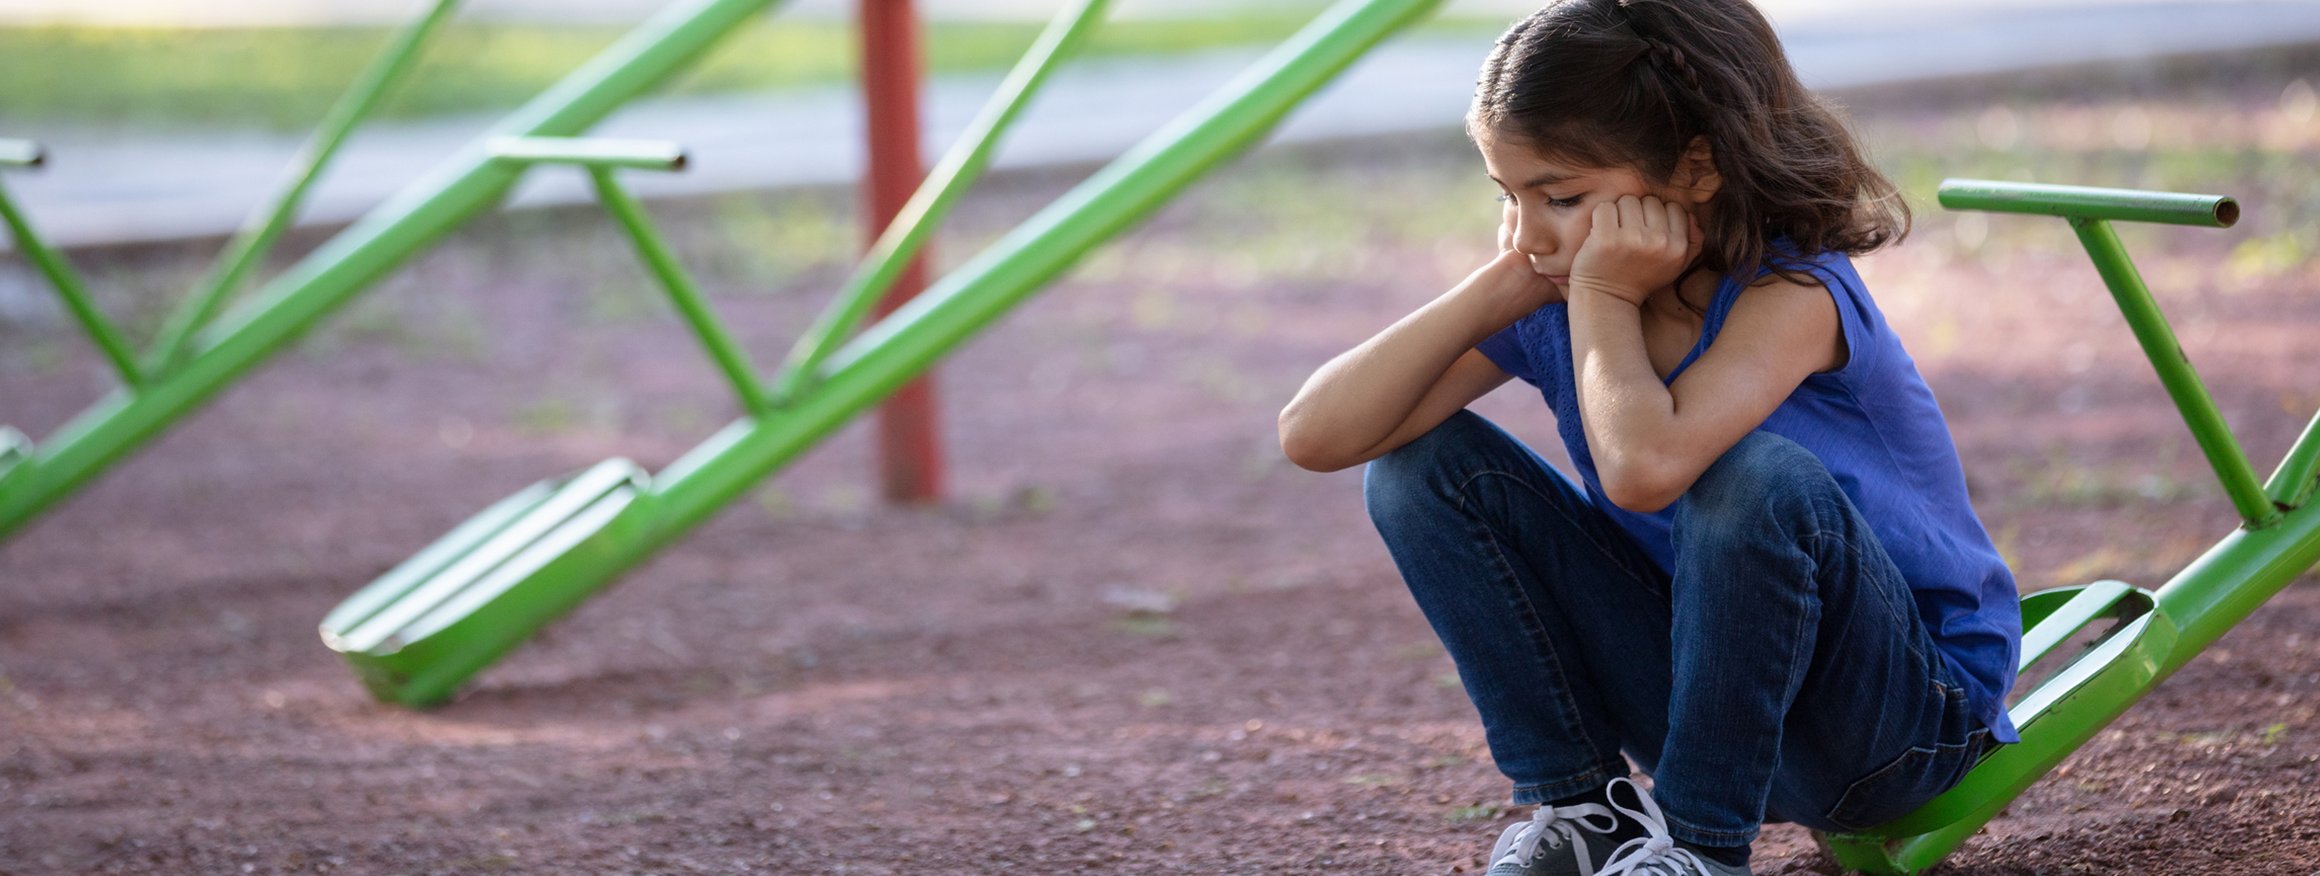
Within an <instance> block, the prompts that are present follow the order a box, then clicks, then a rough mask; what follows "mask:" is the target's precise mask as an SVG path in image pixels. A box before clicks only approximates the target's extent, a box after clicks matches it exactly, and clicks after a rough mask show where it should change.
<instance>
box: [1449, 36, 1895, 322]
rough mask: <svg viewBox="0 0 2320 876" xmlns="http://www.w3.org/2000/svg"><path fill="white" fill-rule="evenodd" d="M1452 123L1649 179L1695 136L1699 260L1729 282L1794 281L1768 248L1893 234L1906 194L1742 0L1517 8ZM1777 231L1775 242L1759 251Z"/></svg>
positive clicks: (1880, 240)
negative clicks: (1702, 210)
mask: <svg viewBox="0 0 2320 876" xmlns="http://www.w3.org/2000/svg"><path fill="white" fill-rule="evenodd" d="M1467 126H1468V130H1469V132H1470V133H1474V134H1476V135H1478V136H1479V135H1480V134H1481V133H1482V132H1484V131H1488V132H1489V133H1491V134H1493V135H1495V136H1500V137H1512V138H1514V139H1515V140H1516V141H1517V142H1520V143H1521V144H1522V145H1524V146H1527V147H1529V148H1531V149H1534V150H1536V151H1537V152H1538V153H1539V154H1540V155H1542V156H1544V157H1549V158H1553V159H1558V160H1564V161H1570V162H1572V163H1575V164H1578V165H1581V166H1584V167H1589V168H1609V167H1631V168H1634V169H1635V170H1636V171H1637V172H1639V173H1642V174H1643V175H1645V176H1647V177H1649V178H1650V179H1652V180H1653V181H1655V182H1659V183H1665V182H1667V181H1668V180H1669V179H1670V177H1671V176H1672V175H1673V174H1674V172H1675V170H1676V167H1677V162H1678V161H1679V159H1680V158H1681V157H1682V155H1683V153H1684V151H1685V149H1686V148H1687V147H1688V146H1689V145H1690V144H1691V143H1692V142H1693V141H1694V139H1695V138H1699V139H1701V140H1703V141H1704V142H1706V143H1707V144H1708V146H1709V148H1710V150H1711V151H1712V154H1713V155H1714V161H1715V166H1716V172H1717V173H1718V174H1719V175H1721V176H1722V178H1723V186H1722V188H1721V189H1719V190H1718V191H1717V192H1716V194H1715V196H1714V197H1713V198H1712V199H1711V200H1710V202H1709V203H1710V205H1711V206H1712V207H1713V209H1712V210H1710V211H1709V213H1710V215H1709V216H1706V217H1703V219H1702V222H1701V231H1702V233H1703V235H1704V236H1705V238H1706V241H1707V243H1706V245H1705V250H1706V251H1705V252H1704V253H1703V254H1702V256H1701V263H1700V267H1705V268H1711V269H1715V270H1719V271H1725V272H1730V273H1734V274H1738V275H1740V277H1741V279H1742V280H1743V281H1745V280H1746V279H1748V278H1749V277H1752V276H1754V275H1755V272H1756V270H1757V269H1758V268H1759V266H1769V267H1771V268H1772V269H1773V270H1775V271H1776V272H1778V273H1779V274H1780V275H1781V276H1782V277H1784V278H1787V279H1790V280H1794V281H1798V282H1803V281H1804V280H1803V278H1801V277H1797V276H1795V275H1793V274H1792V273H1790V271H1789V270H1787V269H1786V268H1787V265H1785V264H1784V262H1788V261H1789V260H1788V259H1785V258H1783V256H1784V255H1793V256H1798V257H1809V256H1811V255H1813V254H1815V253H1820V252H1827V251H1831V250H1835V251H1842V252H1846V253H1852V254H1859V253H1863V252H1867V251H1869V250H1872V249H1876V248H1877V247H1880V246H1883V245H1885V244H1887V243H1891V242H1893V241H1895V240H1899V239H1900V238H1901V237H1902V236H1903V235H1905V234H1908V233H1909V219H1910V217H1909V205H1908V204H1906V203H1903V202H1902V200H1901V197H1900V193H1899V192H1898V191H1897V190H1895V189H1894V187H1893V183H1892V182H1891V181H1888V180H1887V179H1886V178H1885V176H1884V175H1883V174H1881V173H1878V172H1877V169H1876V168H1875V167H1873V166H1871V165H1870V164H1869V162H1868V161H1867V160H1866V159H1865V158H1863V157H1862V154H1861V150H1860V147H1859V146H1858V145H1856V144H1855V143H1854V141H1853V135H1852V133H1851V132H1850V131H1848V130H1847V129H1846V128H1845V125H1844V122H1843V120H1842V119H1840V118H1839V117H1838V114H1837V111H1836V109H1835V108H1834V107H1832V106H1831V105H1830V104H1829V103H1828V102H1826V101H1824V100H1822V99H1820V98H1819V97H1817V96H1815V95H1813V93H1812V92H1809V91H1806V90H1805V88H1804V85H1803V84H1802V83H1800V82H1798V81H1797V78H1796V71H1794V70H1792V69H1790V67H1789V64H1788V56H1787V54H1786V53H1784V52H1782V51H1781V48H1780V40H1779V39H1778V38H1777V37H1775V36H1773V33H1772V25H1771V24H1770V23H1768V22H1766V21H1765V20H1764V16H1763V15H1761V14H1759V13H1758V12H1757V11H1756V8H1755V7H1753V6H1750V5H1749V4H1748V3H1747V2H1746V0H1563V2H1558V3H1555V4H1553V5H1550V6H1548V7H1547V8H1545V9H1541V10H1539V11H1538V12H1535V13H1532V14H1531V16H1530V17H1529V18H1525V19H1523V20H1522V21H1520V22H1518V23H1516V24H1515V26H1514V27H1512V28H1509V29H1508V30H1507V32H1506V34H1505V35H1504V36H1501V37H1499V39H1498V45H1497V46H1496V47H1494V48H1492V49H1491V52H1490V57H1489V58H1488V59H1486V60H1484V61H1483V62H1482V75H1481V77H1480V79H1479V80H1478V81H1477V82H1476V83H1475V89H1474V109H1473V112H1472V114H1471V115H1470V116H1468V118H1467ZM1782 239H1785V240H1786V241H1787V244H1786V246H1784V247H1782V248H1781V249H1788V250H1790V251H1789V252H1785V253H1784V252H1782V251H1780V249H1775V247H1774V241H1776V240H1782Z"/></svg>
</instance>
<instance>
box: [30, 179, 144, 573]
mask: <svg viewBox="0 0 2320 876" xmlns="http://www.w3.org/2000/svg"><path fill="white" fill-rule="evenodd" d="M12 142H22V141H12ZM18 157H26V156H25V153H23V152H22V151H21V150H20V151H19V152H18ZM13 163H14V164H16V165H17V166H23V167H29V166H33V165H37V164H39V163H40V147H38V146H34V147H32V149H31V151H30V154H29V157H26V160H23V161H18V162H13ZM0 224H5V225H7V226H8V233H9V235H10V236H11V237H13V238H14V239H15V241H16V249H17V250H18V251H20V252H22V253H24V257H25V259H26V260H28V261H30V262H32V265H33V267H36V268H39V269H40V273H41V275H42V276H45V277H47V278H48V283H49V285H50V286H53V287H55V289H56V294H57V296H58V297H60V298H63V299H64V305H65V308H66V309H68V310H70V311H72V315H73V318H74V319H76V320H79V321H80V324H81V329H82V330H83V331H86V332H88V333H89V339H90V340H92V341H95V342H96V344H97V349H99V350H101V351H103V352H104V354H105V358H106V359H107V360H110V361H111V362H112V363H113V371H114V372H115V373H117V374H119V375H120V376H121V382H122V383H123V384H125V385H128V386H131V387H136V386H141V385H143V384H144V383H145V374H144V372H143V371H141V370H140V369H139V368H138V367H137V360H136V359H135V357H133V356H131V355H130V353H129V343H128V342H127V341H124V340H122V339H121V331H120V330H119V329H117V328H114V327H113V321H112V320H109V319H106V318H105V313H104V311H102V310H98V309H97V303H96V301H95V299H93V298H91V297H90V296H89V290H88V287H86V286H83V285H81V278H80V275H79V274H76V273H74V272H73V269H72V264H71V263H69V262H66V261H65V260H64V255H63V254H62V253H59V252H57V251H56V250H53V249H50V248H49V247H48V245H47V244H45V243H42V242H41V241H40V237H39V236H38V235H35V234H33V233H32V221H31V220H30V219H27V218H25V216H24V212H23V211H22V210H19V209H17V207H16V202H15V201H14V200H12V199H10V198H9V197H8V191H7V190H6V189H5V188H0ZM5 531H6V529H5V528H0V532H5Z"/></svg>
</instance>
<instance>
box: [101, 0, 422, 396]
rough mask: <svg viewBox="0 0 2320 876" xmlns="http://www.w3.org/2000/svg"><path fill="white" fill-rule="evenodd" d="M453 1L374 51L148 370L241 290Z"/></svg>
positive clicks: (171, 358)
mask: <svg viewBox="0 0 2320 876" xmlns="http://www.w3.org/2000/svg"><path fill="white" fill-rule="evenodd" d="M458 4H459V0H435V6H434V7H433V8H431V9H429V10H428V11H427V14H426V15H424V16H422V17H420V18H419V20H417V21H415V22H412V23H411V24H410V25H408V26H406V27H404V28H403V30H402V31H401V32H400V33H398V34H396V36H395V38H394V39H393V41H391V42H390V43H388V47H387V49H386V51H384V52H382V53H380V55H379V57H378V58H377V59H376V60H374V61H372V62H371V65H370V66H369V67H367V68H365V69H364V70H363V72H362V74H361V75H360V76H358V77H356V78H355V82H354V84H353V85H352V86H350V87H349V88H348V89H347V92H346V94H345V96H343V97H341V98H339V100H338V102H337V103H336V104H333V105H332V106H331V108H330V111H329V112H328V113H326V114H325V115H324V116H323V120H322V126H321V127H319V128H317V129H316V130H315V132H314V137H313V139H311V140H308V141H307V143H306V146H305V148H303V149H301V150H299V158H298V160H297V161H296V162H294V163H293V164H292V166H291V169H290V171H289V173H288V174H287V175H285V176H284V177H283V178H282V182H281V183H280V187H279V188H278V189H277V193H276V194H275V196H274V198H273V199H272V206H271V207H269V208H261V209H260V210H259V211H258V212H255V213H252V214H250V219H249V221H248V222H246V223H244V224H243V225H242V228H241V230H240V231H237V232H235V233H234V239H233V240H232V241H231V242H229V243H228V244H226V249H225V251H224V252H223V253H221V254H220V256H219V259H218V261H217V263H216V264H215V265H213V266H211V268H210V272H209V275H208V276H206V277H204V278H203V279H202V282H201V285H199V286H196V287H194V290H195V291H194V293H193V294H192V295H191V296H189V297H187V298H186V299H185V300H184V302H182V303H180V304H179V305H178V307H177V309H176V310H174V311H172V312H171V313H170V314H169V319H168V321H167V322H165V323H163V327H162V329H161V335H160V339H159V340H158V341H156V342H155V343H154V345H153V350H152V354H151V355H150V356H149V357H148V358H147V359H146V360H145V365H146V368H147V369H149V370H151V371H153V372H155V373H159V372H161V371H165V370H168V369H169V368H170V366H172V365H175V364H176V362H177V359H178V357H179V356H180V355H181V354H182V353H183V352H184V350H185V341H186V339H187V338H189V337H191V336H192V335H193V333H194V331H195V330H197V329H199V328H201V326H202V325H203V324H204V323H207V322H209V319H210V317H211V316H212V315H214V314H215V313H216V312H217V308H218V305H219V304H220V303H222V302H223V301H224V300H225V299H226V298H227V297H228V296H230V295H231V294H233V292H234V291H235V290H236V289H238V288H240V286H241V284H242V281H243V279H244V278H246V277H248V276H249V273H250V270H251V269H252V268H254V267H255V266H256V265H257V264H258V262H259V261H260V260H261V259H263V258H264V257H265V254H266V252H267V251H268V250H271V249H273V247H274V243H275V241H277V240H279V239H280V238H281V236H282V232H283V231H285V230H287V229H288V228H289V227H290V220H291V218H292V217H294V216H296V215H297V213H298V208H299V206H300V205H302V204H304V203H305V202H306V193H307V191H308V190H310V189H312V188H313V187H314V181H315V180H316V179H318V178H320V177H321V176H322V170H323V168H325V167H327V166H329V164H330V160H331V159H332V158H334V157H336V156H337V155H338V150H339V147H340V146H342V145H344V144H345V142H346V138H347V135H349V134H351V133H353V131H354V129H355V127H356V126H357V125H360V124H361V123H362V121H363V120H364V119H365V118H366V117H368V116H369V115H370V113H371V110H372V109H373V108H375V107H376V106H378V103H379V101H380V99H381V98H383V97H385V95H386V93H387V91H388V89H389V88H391V87H393V86H394V84H395V83H397V82H400V81H402V80H403V78H404V77H405V76H406V75H408V74H409V72H410V69H411V66H412V62H413V59H414V58H416V57H418V54H419V47H420V46H422V45H424V44H425V43H426V42H427V39H428V37H430V36H432V35H433V34H434V32H435V31H436V30H437V29H439V28H440V27H441V26H442V24H443V22H444V21H445V20H446V19H449V18H450V17H451V11H452V9H453V8H454V7H456V6H458Z"/></svg>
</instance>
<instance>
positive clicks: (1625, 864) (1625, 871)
mask: <svg viewBox="0 0 2320 876" xmlns="http://www.w3.org/2000/svg"><path fill="white" fill-rule="evenodd" d="M1621 782H1626V783H1627V788H1628V790H1630V791H1633V792H1635V799H1636V800H1637V801H1640V803H1641V808H1640V809H1629V808H1627V807H1625V806H1621V805H1619V798H1618V797H1616V796H1612V794H1611V790H1612V789H1611V788H1605V789H1604V791H1603V793H1604V797H1605V799H1607V800H1609V801H1610V803H1611V808H1613V809H1617V810H1619V811H1621V812H1624V813H1627V817H1629V818H1633V819H1635V821H1636V823H1637V824H1641V825H1643V831H1644V835H1643V836H1639V837H1636V838H1634V839H1631V840H1628V841H1626V842H1623V843H1620V844H1619V847H1618V848H1616V849H1612V850H1611V859H1610V860H1609V861H1606V862H1604V864H1603V869H1601V870H1598V871H1595V876H1629V874H1632V876H1654V874H1658V876H1685V874H1693V873H1713V872H1715V871H1713V870H1710V869H1708V862H1706V861H1703V860H1700V856H1698V855H1695V854H1692V850H1690V849H1682V848H1677V847H1676V841H1675V838H1674V837H1671V836H1668V829H1667V816H1665V815H1661V814H1660V811H1659V804H1658V803H1656V802H1654V801H1653V800H1652V799H1651V795H1650V794H1646V793H1644V792H1643V788H1642V786H1639V785H1637V784H1636V783H1635V782H1634V780H1632V779H1626V778H1618V779H1612V780H1611V784H1612V785H1613V786H1617V785H1618V784H1619V783H1621ZM1687 865H1689V866H1687Z"/></svg>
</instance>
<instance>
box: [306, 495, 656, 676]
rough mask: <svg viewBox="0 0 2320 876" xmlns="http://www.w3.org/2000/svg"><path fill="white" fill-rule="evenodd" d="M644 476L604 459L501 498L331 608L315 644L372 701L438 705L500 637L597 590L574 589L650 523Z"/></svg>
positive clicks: (491, 653)
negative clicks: (336, 658) (339, 660)
mask: <svg viewBox="0 0 2320 876" xmlns="http://www.w3.org/2000/svg"><path fill="white" fill-rule="evenodd" d="M647 480H648V476H647V475H646V474H645V473H644V471H643V470H642V469H640V468H637V467H636V465H635V464H634V463H631V462H629V461H628V460H625V459H612V460H607V461H605V462H601V463H598V464H596V465H595V466H593V467H591V468H589V469H587V470H586V471H583V472H580V473H579V474H576V475H573V476H571V477H568V478H563V479H559V480H551V481H542V482H540V483H537V484H534V485H532V486H530V487H528V488H526V489H524V490H521V491H519V492H517V493H516V494H515V495H513V496H509V497H508V498H506V499H502V500H500V501H499V502H498V503H496V504H494V505H492V506H491V507H490V508H487V509H485V510H484V511H483V513H481V514H478V515H476V516H475V517H474V518H472V519H470V520H468V521H467V522H466V523H464V524H461V525H460V526H459V527H458V528H456V529H453V530H452V531H451V532H450V533H449V534H447V535H445V536H444V537H443V538H441V539H438V540H437V541H436V542H435V543H434V544H431V545H429V546H427V548H426V549H424V550H421V551H420V552H419V553H417V554H415V555H413V556H412V557H411V558H410V559H408V560H405V561H403V563H402V564H401V565H398V566H396V567H395V568H394V569H392V570H389V571H388V572H387V574H385V575H382V576H380V577H379V578H378V580H376V581H373V582H371V584H370V585H369V586H367V587H364V588H363V589H362V590H361V591H359V592H357V593H356V594H355V595H354V596H352V597H350V598H348V599H347V600H346V602H344V603H342V604H340V605H339V607H338V608H337V609H335V610H333V611H332V612H331V613H330V614H329V615H328V616H327V617H325V618H324V619H323V621H322V628H321V630H322V640H323V643H324V644H326V645H328V646H329V647H330V648H331V649H333V650H336V651H338V652H340V653H341V654H344V655H346V658H347V662H348V663H349V664H350V665H352V666H353V667H354V669H355V674H356V675H357V676H358V677H359V678H361V679H362V682H363V685H364V686H365V687H366V688H368V689H369V690H370V691H371V693H372V694H373V695H374V696H377V697H378V698H379V699H382V700H386V701H389V702H398V703H402V704H404V705H409V706H424V705H429V704H432V703H435V702H438V701H440V700H441V699H442V698H443V696H445V695H447V694H448V692H449V691H450V690H452V689H453V688H455V687H456V686H457V685H458V683H459V682H460V681H461V680H462V679H465V678H467V677H468V676H469V675H472V674H473V673H475V672H476V671H477V670H480V669H482V668H483V667H484V666H487V665H489V664H490V663H491V661H492V660H494V659H496V658H497V657H498V656H499V655H500V654H501V653H503V652H504V651H505V650H506V648H507V646H508V645H509V644H512V643H511V642H509V641H508V637H507V635H506V631H509V630H523V631H527V632H528V631H530V630H534V629H537V628H539V627H540V626H541V625H543V624H546V623H547V622H548V621H550V620H553V619H555V618H556V617H557V616H559V615H562V614H563V613H564V612H567V611H570V610H571V609H572V607H573V606H575V605H577V604H579V602H580V600H582V599H585V598H587V596H588V595H589V594H590V593H592V592H594V588H592V587H587V586H583V585H581V583H580V582H584V581H586V580H587V579H588V576H587V575H586V574H585V570H586V568H588V567H589V566H591V565H594V564H596V563H602V562H612V561H616V560H617V557H616V556H614V555H613V554H612V553H610V552H611V551H613V550H616V549H617V548H618V546H620V545H622V544H626V543H630V542H633V541H635V540H636V539H638V538H641V537H644V536H645V535H646V531H647V530H648V529H649V528H650V527H651V520H650V517H651V515H649V514H646V513H641V512H643V511H645V510H646V509H647V508H648V507H649V506H647V505H644V504H641V503H639V502H638V498H639V495H640V492H641V489H642V487H643V485H644V484H645V483H646V481H647ZM520 639H521V637H518V640H519V641H520Z"/></svg>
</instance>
